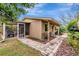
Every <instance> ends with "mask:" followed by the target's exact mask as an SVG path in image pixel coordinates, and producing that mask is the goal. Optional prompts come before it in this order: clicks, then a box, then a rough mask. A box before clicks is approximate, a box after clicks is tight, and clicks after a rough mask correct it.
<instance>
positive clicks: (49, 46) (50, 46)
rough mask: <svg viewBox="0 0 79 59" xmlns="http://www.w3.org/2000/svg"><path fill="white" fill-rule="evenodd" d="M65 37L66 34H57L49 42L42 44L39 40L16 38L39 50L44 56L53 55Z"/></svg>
mask: <svg viewBox="0 0 79 59" xmlns="http://www.w3.org/2000/svg"><path fill="white" fill-rule="evenodd" d="M66 38H67V35H66V34H63V35H61V36H57V37H56V38H55V39H53V40H51V41H50V42H48V43H46V44H42V43H40V42H37V41H34V40H31V39H29V38H23V39H18V40H20V41H21V42H23V43H24V44H26V45H28V46H30V47H32V48H34V49H36V50H39V51H40V52H41V54H42V55H44V56H53V55H54V54H55V53H56V52H57V49H58V48H59V46H60V45H61V43H62V41H63V40H65V39H66Z"/></svg>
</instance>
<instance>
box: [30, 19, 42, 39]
mask: <svg viewBox="0 0 79 59" xmlns="http://www.w3.org/2000/svg"><path fill="white" fill-rule="evenodd" d="M41 33H42V22H41V21H38V20H33V21H32V22H31V24H30V36H31V37H33V38H36V39H40V40H41V36H42V35H41Z"/></svg>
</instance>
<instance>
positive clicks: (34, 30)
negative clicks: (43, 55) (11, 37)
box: [3, 17, 60, 41]
mask: <svg viewBox="0 0 79 59" xmlns="http://www.w3.org/2000/svg"><path fill="white" fill-rule="evenodd" d="M16 25H17V26H16V29H17V33H15V34H16V35H17V37H18V38H23V37H27V36H28V37H31V38H35V39H38V40H42V41H44V40H47V41H49V40H50V39H51V38H53V37H56V36H57V35H59V27H60V24H59V23H58V22H57V21H56V20H54V19H52V18H32V17H26V18H24V19H23V21H21V22H17V23H16ZM5 37H6V25H5V24H3V39H5Z"/></svg>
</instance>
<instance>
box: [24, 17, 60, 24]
mask: <svg viewBox="0 0 79 59" xmlns="http://www.w3.org/2000/svg"><path fill="white" fill-rule="evenodd" d="M25 19H32V20H42V21H50V22H54V23H55V24H57V25H60V23H59V22H58V21H56V20H55V19H53V18H47V17H43V18H36V17H25V18H24V19H23V20H25Z"/></svg>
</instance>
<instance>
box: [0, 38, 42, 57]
mask: <svg viewBox="0 0 79 59" xmlns="http://www.w3.org/2000/svg"><path fill="white" fill-rule="evenodd" d="M40 55H41V53H40V52H39V51H37V50H35V49H33V48H31V47H28V46H27V45H25V44H23V43H21V42H20V41H19V40H17V39H16V38H15V39H8V40H6V41H5V42H3V43H0V56H40Z"/></svg>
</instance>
